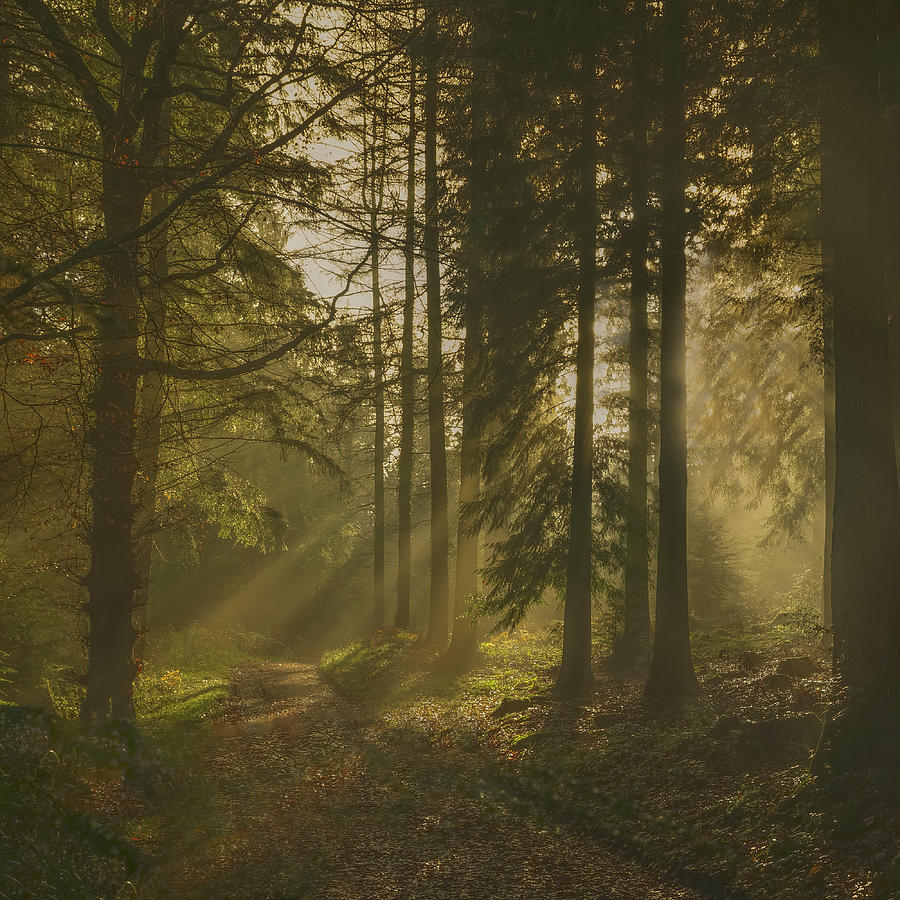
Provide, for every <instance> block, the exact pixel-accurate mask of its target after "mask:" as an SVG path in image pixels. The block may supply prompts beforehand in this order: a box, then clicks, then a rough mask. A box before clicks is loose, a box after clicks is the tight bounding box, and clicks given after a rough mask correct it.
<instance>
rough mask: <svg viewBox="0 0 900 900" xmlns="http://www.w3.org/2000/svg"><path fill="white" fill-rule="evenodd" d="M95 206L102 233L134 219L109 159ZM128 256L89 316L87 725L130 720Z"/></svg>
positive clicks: (132, 276) (132, 404)
mask: <svg viewBox="0 0 900 900" xmlns="http://www.w3.org/2000/svg"><path fill="white" fill-rule="evenodd" d="M112 155H113V154H112V153H109V154H108V158H110V159H111V157H112ZM102 206H103V214H104V219H105V226H106V232H107V234H122V233H124V232H127V231H128V230H130V229H133V228H135V227H136V226H137V225H138V223H139V221H140V216H141V209H142V206H143V195H142V194H141V192H140V190H139V189H138V188H137V186H136V185H135V184H134V183H133V178H132V177H130V175H129V173H127V172H120V171H118V167H117V166H116V164H115V162H112V161H111V162H108V163H106V164H105V166H104V172H103V197H102ZM136 250H137V248H136V244H135V242H133V241H132V242H129V243H127V244H123V245H120V246H119V247H118V248H116V249H115V250H113V251H111V252H110V253H108V254H107V255H106V256H104V257H103V258H102V259H101V265H102V267H103V272H104V276H105V282H106V284H105V288H104V294H103V300H102V305H101V307H100V309H99V311H98V316H97V319H98V321H97V343H98V353H97V375H96V381H95V384H94V391H93V396H92V400H91V412H92V416H93V423H92V426H91V430H90V446H91V451H92V460H91V462H92V467H91V468H92V472H93V483H92V485H91V504H92V510H93V520H92V524H91V530H90V534H89V536H88V545H89V548H90V554H91V567H90V570H89V572H88V575H87V578H86V584H87V588H88V592H89V599H88V617H89V621H90V628H89V635H88V671H87V675H86V677H85V687H86V693H85V697H84V701H83V704H82V709H81V715H82V718H83V719H85V720H88V721H90V720H94V719H105V718H108V717H110V716H111V717H112V718H114V719H120V718H132V717H133V716H134V705H133V702H132V696H131V685H132V681H133V680H134V676H135V672H136V666H135V663H134V659H133V656H132V650H133V647H134V640H135V636H136V633H135V629H134V624H133V622H132V603H133V600H134V593H135V590H136V588H137V572H136V569H135V560H134V550H133V545H132V533H133V529H134V482H135V473H136V471H137V457H136V454H135V408H136V401H137V377H138V330H139V329H138V318H139V312H140V286H139V283H138V273H137V266H136Z"/></svg>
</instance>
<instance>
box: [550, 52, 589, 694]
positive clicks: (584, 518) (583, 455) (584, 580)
mask: <svg viewBox="0 0 900 900" xmlns="http://www.w3.org/2000/svg"><path fill="white" fill-rule="evenodd" d="M586 43H587V46H586V47H585V48H584V50H583V51H582V57H581V68H582V79H583V84H582V88H581V188H580V191H579V197H578V207H579V208H578V228H579V235H578V243H579V249H578V270H579V275H578V278H579V285H578V346H577V350H576V361H575V450H574V458H573V463H572V501H571V513H570V524H569V558H568V569H567V573H566V605H565V614H564V623H563V656H562V665H561V666H560V670H559V675H558V676H557V679H556V685H555V687H554V690H555V692H556V693H558V694H560V695H562V696H577V695H579V694H582V693H584V692H586V691H588V690H589V689H590V687H591V685H592V683H593V674H592V672H591V568H592V567H591V537H592V529H591V507H592V475H593V456H594V307H595V302H596V296H595V294H596V283H597V156H598V151H597V85H596V65H597V60H596V52H595V49H594V46H593V36H592V35H587V36H586Z"/></svg>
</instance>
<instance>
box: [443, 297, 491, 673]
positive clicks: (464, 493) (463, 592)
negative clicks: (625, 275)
mask: <svg viewBox="0 0 900 900" xmlns="http://www.w3.org/2000/svg"><path fill="white" fill-rule="evenodd" d="M479 301H480V297H476V296H470V297H469V298H468V302H467V304H466V343H465V350H464V357H463V410H462V418H463V421H462V439H461V444H460V463H459V467H460V479H459V520H458V526H457V532H456V583H455V598H454V620H453V639H452V641H451V644H450V652H451V654H453V655H456V656H458V657H459V658H464V657H465V656H467V655H468V654H469V653H471V652H472V651H473V650H474V649H475V645H476V642H477V639H478V632H477V628H476V624H475V621H474V619H473V618H472V608H471V606H472V598H473V596H474V595H475V594H476V593H478V543H479V537H480V536H479V533H478V529H477V528H476V527H475V526H474V525H473V524H472V522H471V518H470V516H469V515H468V507H469V504H472V503H475V502H476V501H477V500H478V497H479V495H480V493H481V460H480V454H481V426H480V423H479V421H478V419H477V417H476V415H475V412H474V402H475V398H476V396H477V393H478V386H479V379H480V373H481V352H482V346H481V345H482V339H483V314H482V310H481V303H480V302H479Z"/></svg>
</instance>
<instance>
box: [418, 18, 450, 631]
mask: <svg viewBox="0 0 900 900" xmlns="http://www.w3.org/2000/svg"><path fill="white" fill-rule="evenodd" d="M426 15H427V17H428V19H427V25H426V29H425V31H426V41H427V48H426V57H425V97H424V116H425V121H424V128H425V231H424V250H425V279H426V287H425V292H426V299H427V307H428V309H427V315H428V443H429V456H430V461H431V604H430V608H429V616H428V642H429V643H430V644H431V645H432V646H434V647H443V646H444V645H445V644H446V643H447V638H448V636H449V628H450V622H449V615H450V609H449V607H450V596H449V594H450V585H449V568H448V556H449V552H450V551H449V544H450V537H449V523H448V520H447V450H446V445H445V432H444V378H443V336H442V328H441V280H440V279H441V269H440V256H439V243H438V238H439V235H438V170H437V104H438V67H437V54H438V46H437V41H438V36H437V22H436V15H437V14H436V12H435V11H434V8H433V4H432V6H431V7H430V8H429V9H428V10H427V13H426Z"/></svg>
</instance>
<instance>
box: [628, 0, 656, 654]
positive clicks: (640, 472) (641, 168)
mask: <svg viewBox="0 0 900 900" xmlns="http://www.w3.org/2000/svg"><path fill="white" fill-rule="evenodd" d="M647 27H648V23H647V7H646V2H645V0H636V3H635V43H634V51H633V55H632V65H631V71H632V99H633V103H634V110H633V113H632V117H633V119H632V121H633V128H634V136H633V140H632V143H631V162H630V166H629V182H630V189H631V209H632V220H631V236H630V237H631V241H630V244H631V246H630V248H629V266H630V275H631V297H630V306H629V312H630V316H629V318H630V331H629V337H628V372H629V380H630V384H629V398H628V518H627V520H626V531H625V546H626V562H625V633H624V636H623V647H624V649H625V650H626V652H634V651H635V650H636V649H637V648H639V647H640V646H642V645H644V644H645V643H646V642H647V641H648V640H649V638H650V594H649V592H650V573H649V564H650V559H649V553H650V547H649V535H648V530H649V523H648V519H647V456H648V450H649V437H648V426H649V421H648V418H649V412H648V408H647V395H648V381H649V374H648V371H647V356H648V347H649V343H650V332H649V329H648V327H647V297H648V295H649V293H650V275H649V272H648V270H647V257H648V253H649V244H650V187H649V177H648V149H647V131H648V128H649V122H648V110H649V93H650V91H649V85H648V80H649V68H650V60H649V53H648V46H647V45H648V34H647Z"/></svg>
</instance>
